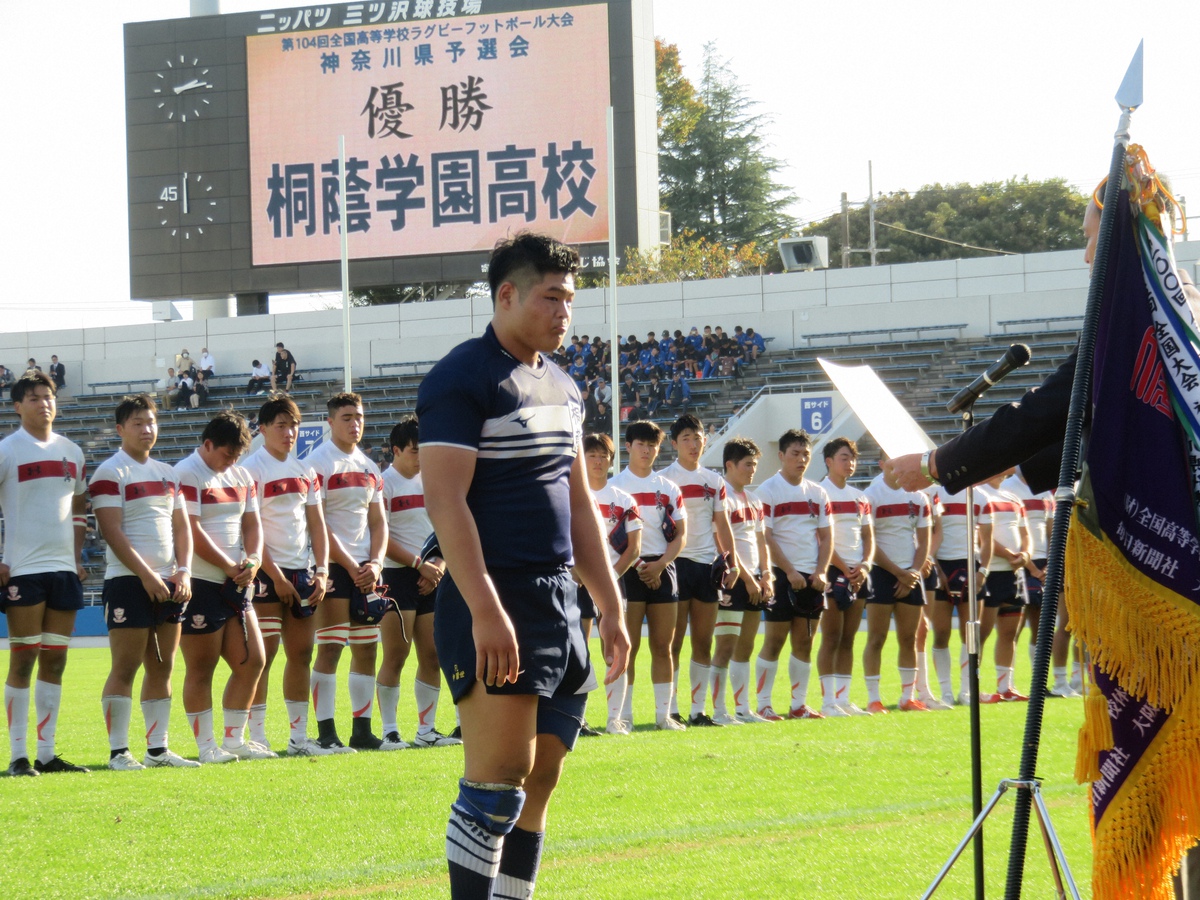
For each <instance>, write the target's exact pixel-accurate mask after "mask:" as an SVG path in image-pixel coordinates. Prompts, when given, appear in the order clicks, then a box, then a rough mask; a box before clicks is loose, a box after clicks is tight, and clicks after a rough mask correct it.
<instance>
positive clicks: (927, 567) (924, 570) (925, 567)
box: [921, 556, 933, 578]
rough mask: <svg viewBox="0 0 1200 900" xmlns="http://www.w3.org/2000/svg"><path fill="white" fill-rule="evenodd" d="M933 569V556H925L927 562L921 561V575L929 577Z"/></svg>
mask: <svg viewBox="0 0 1200 900" xmlns="http://www.w3.org/2000/svg"><path fill="white" fill-rule="evenodd" d="M932 571H933V557H932V556H927V557H925V562H923V563H921V577H922V578H928V577H929V573H930V572H932Z"/></svg>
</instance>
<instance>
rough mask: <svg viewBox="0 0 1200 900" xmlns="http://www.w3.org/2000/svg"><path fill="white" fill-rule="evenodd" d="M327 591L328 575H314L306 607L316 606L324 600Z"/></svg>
mask: <svg viewBox="0 0 1200 900" xmlns="http://www.w3.org/2000/svg"><path fill="white" fill-rule="evenodd" d="M328 590H329V576H328V575H314V576H313V589H312V593H311V594H309V595H308V605H309V606H317V605H318V604H319V603H320V602H321V601H322V600H324V599H325V593H326V592H327V591H328Z"/></svg>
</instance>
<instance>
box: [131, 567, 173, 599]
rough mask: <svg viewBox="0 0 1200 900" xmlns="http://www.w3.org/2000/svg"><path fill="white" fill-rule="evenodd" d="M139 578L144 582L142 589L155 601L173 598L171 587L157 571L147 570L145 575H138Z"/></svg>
mask: <svg viewBox="0 0 1200 900" xmlns="http://www.w3.org/2000/svg"><path fill="white" fill-rule="evenodd" d="M138 580H139V581H141V583H142V590H144V591H145V592H146V594H147V595H148V596H149V597H150V599H151V600H152V601H154V602H155V603H162V602H163V601H164V600H170V599H171V589H170V588H169V587H167V585H166V583H165V582H164V581H163V580H162V579H161V578H159V577H158V573H157V572H147V573H146V574H145V575H140V576H138Z"/></svg>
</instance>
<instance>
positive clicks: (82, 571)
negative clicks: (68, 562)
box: [75, 562, 88, 581]
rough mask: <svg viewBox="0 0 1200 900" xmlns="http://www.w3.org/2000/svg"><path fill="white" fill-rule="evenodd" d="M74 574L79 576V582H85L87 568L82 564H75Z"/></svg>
mask: <svg viewBox="0 0 1200 900" xmlns="http://www.w3.org/2000/svg"><path fill="white" fill-rule="evenodd" d="M75 574H76V575H78V576H79V580H80V581H87V574H88V573H87V566H85V565H84V564H83V563H82V562H77V563H75Z"/></svg>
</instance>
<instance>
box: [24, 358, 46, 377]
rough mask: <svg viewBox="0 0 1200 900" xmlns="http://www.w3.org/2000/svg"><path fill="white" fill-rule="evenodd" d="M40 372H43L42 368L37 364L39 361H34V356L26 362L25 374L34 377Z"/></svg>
mask: <svg viewBox="0 0 1200 900" xmlns="http://www.w3.org/2000/svg"><path fill="white" fill-rule="evenodd" d="M40 371H42V367H41V366H39V365H38V364H37V360H36V359H34V358H33V357H32V356H31V357H29V359H28V360H26V361H25V374H26V375H34V374H36V373H38V372H40Z"/></svg>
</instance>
